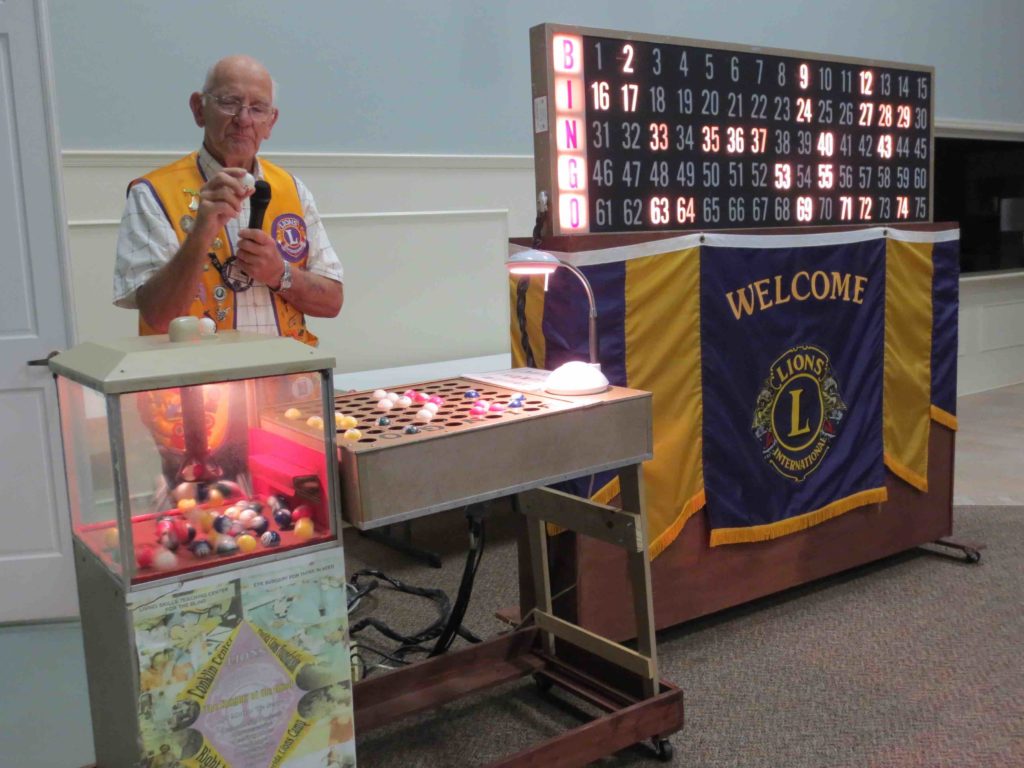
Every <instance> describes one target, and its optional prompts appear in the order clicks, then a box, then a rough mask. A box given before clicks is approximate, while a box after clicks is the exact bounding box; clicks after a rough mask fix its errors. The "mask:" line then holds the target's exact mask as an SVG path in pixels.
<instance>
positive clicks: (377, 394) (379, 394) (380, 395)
mask: <svg viewBox="0 0 1024 768" xmlns="http://www.w3.org/2000/svg"><path fill="white" fill-rule="evenodd" d="M387 396H388V393H387V392H386V391H384V390H383V389H375V390H373V399H374V400H383V399H384V398H385V397H387Z"/></svg>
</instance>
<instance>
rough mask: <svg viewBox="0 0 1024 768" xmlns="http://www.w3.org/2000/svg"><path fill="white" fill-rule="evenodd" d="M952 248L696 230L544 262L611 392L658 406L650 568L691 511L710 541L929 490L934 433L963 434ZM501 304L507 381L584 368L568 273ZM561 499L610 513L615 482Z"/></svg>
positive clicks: (949, 241)
mask: <svg viewBox="0 0 1024 768" xmlns="http://www.w3.org/2000/svg"><path fill="white" fill-rule="evenodd" d="M958 238H959V232H958V230H957V229H956V228H955V227H949V228H937V227H921V228H905V229H891V228H889V229H882V228H872V229H860V230H850V231H829V232H822V233H808V234H789V233H780V234H777V235H776V234H771V235H754V234H750V235H746V234H705V235H701V234H688V235H682V236H679V237H671V238H662V239H650V240H647V241H644V242H640V243H636V244H632V245H626V246H616V247H607V248H597V249H594V250H589V251H577V252H572V253H556V254H555V255H556V256H558V257H559V258H560V259H562V260H564V261H567V262H569V263H571V264H573V265H574V266H576V267H578V268H580V269H581V270H582V271H583V273H584V274H585V275H586V276H587V278H588V279H589V280H590V281H591V283H592V284H593V287H594V293H595V296H596V300H597V304H598V334H599V337H600V338H599V342H600V343H599V356H600V361H601V365H602V369H603V370H604V372H605V374H606V375H607V376H608V379H609V381H611V383H612V384H616V385H620V386H629V387H634V388H637V389H643V390H647V391H649V392H652V393H653V395H654V397H653V404H652V408H653V416H654V420H653V428H654V458H653V459H652V460H651V461H648V462H647V463H645V464H644V482H645V488H646V497H647V513H648V520H649V527H650V535H651V544H650V553H651V556H652V557H656V556H657V555H658V554H660V553H661V552H662V551H663V550H664V549H665V547H667V546H668V545H669V544H671V543H672V541H673V540H674V539H675V538H676V536H678V535H679V532H680V531H681V530H682V528H683V526H684V525H685V523H686V521H687V520H688V519H689V517H690V516H692V515H693V514H694V513H696V512H698V511H699V510H701V509H702V508H703V509H706V514H707V517H708V522H709V528H710V530H711V544H712V545H716V544H726V543H734V542H745V541H758V540H763V539H770V538H775V537H777V536H782V535H785V534H786V533H789V532H792V531H796V530H800V529H802V528H806V527H808V526H810V525H815V524H817V523H819V522H822V521H824V520H827V519H829V518H830V517H834V516H836V515H838V514H841V513H842V512H844V511H846V510H848V509H852V508H854V507H859V506H864V505H866V504H871V503H878V502H880V501H883V500H884V499H885V472H886V470H888V471H890V472H892V473H893V474H895V475H896V476H897V477H899V478H900V479H901V480H903V481H905V482H907V483H909V484H910V485H912V486H913V487H915V488H917V489H919V490H922V491H923V490H927V466H928V451H927V446H928V436H929V431H930V429H931V422H932V421H936V422H938V423H940V424H943V425H945V426H946V427H949V428H952V429H955V428H956V415H955V413H956V412H955V407H956V338H957V331H956V328H957V288H958V269H957V265H958V259H959V249H958ZM598 241H599V239H598V238H594V242H598ZM511 248H512V250H517V249H518V248H519V246H515V245H513V246H511ZM510 299H511V307H512V312H511V329H510V330H511V338H512V361H513V365H514V366H531V367H539V368H548V369H554V368H556V367H557V366H558V365H559V364H561V363H563V362H565V361H566V360H584V359H586V357H587V313H588V307H587V300H586V295H585V293H584V291H583V289H582V286H581V285H580V284H579V282H578V281H577V280H576V279H575V278H574V277H573V276H572V275H570V274H568V272H567V270H558V271H556V272H555V274H554V275H553V276H552V277H551V278H550V284H549V286H548V291H547V292H545V291H544V281H543V278H532V279H525V278H524V279H513V280H512V281H511V284H510ZM567 490H570V491H571V492H574V493H577V494H580V495H583V496H589V497H592V498H595V499H596V500H598V501H603V502H605V501H607V500H609V499H610V498H611V497H613V496H614V495H615V494H616V493H617V492H618V480H617V477H615V476H614V475H613V474H612V475H605V476H600V477H597V478H589V479H587V480H586V481H575V482H574V483H573V484H572V485H571V487H570V488H568V489H567Z"/></svg>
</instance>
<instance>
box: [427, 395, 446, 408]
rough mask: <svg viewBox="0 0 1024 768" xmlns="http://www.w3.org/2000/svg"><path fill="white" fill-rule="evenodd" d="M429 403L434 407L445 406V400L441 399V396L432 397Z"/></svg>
mask: <svg viewBox="0 0 1024 768" xmlns="http://www.w3.org/2000/svg"><path fill="white" fill-rule="evenodd" d="M427 402H428V403H433V404H434V405H436V406H438V407H440V406H442V405H444V398H443V397H441V396H440V395H431V396H430V398H429V399H428V400H427Z"/></svg>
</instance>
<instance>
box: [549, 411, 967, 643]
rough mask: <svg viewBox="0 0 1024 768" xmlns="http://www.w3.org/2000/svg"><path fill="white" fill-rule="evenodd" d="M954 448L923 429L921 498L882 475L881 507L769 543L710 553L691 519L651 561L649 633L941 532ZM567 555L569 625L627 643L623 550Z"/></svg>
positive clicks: (590, 549) (947, 435) (559, 585)
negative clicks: (570, 562) (571, 564)
mask: <svg viewBox="0 0 1024 768" xmlns="http://www.w3.org/2000/svg"><path fill="white" fill-rule="evenodd" d="M954 444H955V434H954V433H953V432H952V431H951V430H949V429H948V428H946V427H943V426H941V425H939V424H935V423H933V424H932V426H931V438H930V442H929V466H928V488H929V490H928V492H927V493H921V492H919V491H917V490H916V489H914V488H913V487H911V486H910V485H907V484H906V483H904V482H903V481H902V480H899V479H898V478H896V477H895V476H893V475H892V474H888V475H887V482H886V486H887V488H888V489H889V501H888V502H886V503H885V504H880V505H878V504H876V505H870V506H867V507H862V508H860V509H855V510H852V511H850V512H847V513H846V514H844V515H840V516H839V517H837V518H834V519H832V520H829V521H827V522H825V523H822V524H820V525H817V526H815V527H813V528H808V529H807V530H805V531H801V532H799V533H794V534H791V535H789V536H783V537H782V538H779V539H773V540H771V541H764V542H756V543H751V544H729V545H725V546H719V547H714V548H712V547H710V546H708V528H707V519H706V517H705V515H704V513H703V512H700V513H698V514H696V515H694V516H693V518H691V519H690V521H689V522H688V523H687V524H686V526H685V527H684V529H683V532H682V534H680V536H679V538H678V539H676V541H675V542H674V543H673V544H672V545H671V546H670V547H669V548H668V549H667V550H666V551H665V552H664V553H662V554H661V556H660V557H658V558H657V559H656V560H655V561H654V562H653V564H652V576H653V584H654V612H655V621H656V625H657V627H658V628H659V629H662V628H664V627H669V626H673V625H675V624H679V623H680V622H683V621H688V620H690V619H694V618H697V617H699V616H705V615H707V614H710V613H714V612H716V611H720V610H722V609H724V608H729V607H732V606H735V605H740V604H741V603H745V602H748V601H750V600H754V599H756V598H759V597H764V596H765V595H770V594H773V593H775V592H779V591H781V590H784V589H789V588H790V587H795V586H798V585H800V584H806V583H808V582H810V581H814V580H815V579H820V578H823V577H825V576H830V575H832V574H835V573H839V572H840V571H844V570H847V569H849V568H854V567H856V566H858V565H863V564H864V563H869V562H871V561H873V560H877V559H879V558H882V557H886V556H889V555H893V554H896V553H898V552H902V551H904V550H907V549H911V548H913V547H916V546H918V545H920V544H924V543H927V542H930V541H935V540H936V539H939V538H941V537H943V536H948V535H950V534H951V533H952V531H953V457H954ZM567 536H568V535H567ZM560 544H561V546H560V547H559V548H554V549H553V551H552V574H553V577H555V576H562V577H564V572H563V569H561V568H559V563H558V558H559V551H558V550H559V549H564V548H565V546H566V545H565V543H564V542H560ZM574 555H575V559H576V561H577V563H576V569H577V572H576V579H577V587H576V590H575V595H576V601H575V602H576V610H577V613H578V621H579V624H580V625H581V626H584V627H586V628H587V629H590V630H592V631H594V632H597V633H598V634H601V635H603V636H605V637H609V638H612V639H615V640H624V639H627V638H630V637H633V636H634V635H635V629H634V622H633V618H632V616H633V610H632V599H631V595H630V594H629V591H628V590H629V580H628V576H627V571H626V557H625V555H624V554H623V552H622V551H621V550H619V549H616V548H614V547H611V546H608V545H607V544H604V543H602V542H600V541H597V540H595V539H590V538H587V537H582V536H581V537H576V539H575V552H574ZM563 557H564V556H563ZM570 583H571V582H569V581H567V582H564V583H563V582H561V581H556V582H554V583H552V590H553V591H554V592H555V593H556V594H557V593H558V592H559V590H561V589H564V588H565V587H566V586H568V584H570Z"/></svg>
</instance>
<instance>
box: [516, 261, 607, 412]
mask: <svg viewBox="0 0 1024 768" xmlns="http://www.w3.org/2000/svg"><path fill="white" fill-rule="evenodd" d="M505 267H506V268H507V269H508V271H509V273H510V274H513V275H544V290H545V291H546V290H547V288H548V284H547V280H548V276H549V275H551V273H552V272H554V271H555V270H556V269H558V268H559V267H565V268H566V269H568V270H569V271H570V272H572V273H573V274H574V275H576V277H578V278H579V279H580V282H581V283H583V288H584V290H585V291H586V292H587V301H588V302H589V303H590V322H589V326H588V331H589V335H590V362H589V363H584V362H580V361H579V360H571V361H569V362H568V363H563V364H562V365H560V366H559V367H558V368H556V369H555V370H554V371H552V372H551V375H550V376H548V379H547V382H546V383H545V384H544V389H545V390H546V391H547V392H550V393H551V394H553V395H595V394H597V393H599V392H604V391H605V390H607V389H608V379H607V377H606V376H605V375H604V374H603V373H602V372H601V364H600V363H599V362H598V359H597V303H596V302H595V301H594V291H593V289H592V288H591V287H590V281H589V280H587V278H586V275H584V274H583V272H581V271H580V270H579V269H577V268H576V267H575V266H573V265H572V264H569V263H568V262H565V261H562V260H561V259H558V258H556V257H555V256H553V255H552V254H550V253H547V252H546V251H538V250H535V249H530V250H526V251H519V252H517V253H513V254H510V255H509V257H508V259H506V260H505Z"/></svg>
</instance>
